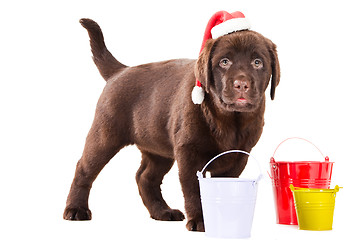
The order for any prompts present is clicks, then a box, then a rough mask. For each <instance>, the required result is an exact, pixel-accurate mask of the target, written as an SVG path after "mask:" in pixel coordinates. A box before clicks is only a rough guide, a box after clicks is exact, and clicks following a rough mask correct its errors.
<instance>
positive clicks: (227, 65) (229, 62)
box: [219, 58, 231, 68]
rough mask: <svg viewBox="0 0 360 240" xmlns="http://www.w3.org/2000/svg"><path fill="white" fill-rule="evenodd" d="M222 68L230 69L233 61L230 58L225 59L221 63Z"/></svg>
mask: <svg viewBox="0 0 360 240" xmlns="http://www.w3.org/2000/svg"><path fill="white" fill-rule="evenodd" d="M219 65H220V67H222V68H228V67H229V66H230V65H231V61H230V60H229V59H228V58H223V59H221V60H220V62H219Z"/></svg>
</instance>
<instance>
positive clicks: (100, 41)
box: [80, 18, 126, 81]
mask: <svg viewBox="0 0 360 240" xmlns="http://www.w3.org/2000/svg"><path fill="white" fill-rule="evenodd" d="M80 24H81V25H82V26H83V27H84V28H85V29H86V30H87V31H88V33H89V37H90V46H91V52H92V54H93V60H94V62H95V64H96V66H97V68H98V69H99V72H100V74H101V76H102V77H103V78H104V79H105V81H107V80H108V79H109V78H110V77H111V76H112V75H114V74H115V73H117V72H119V71H120V70H121V69H123V68H126V66H125V65H124V64H121V63H120V62H118V61H117V60H116V59H115V58H114V57H113V55H112V54H111V53H110V52H109V50H108V49H107V48H106V45H105V42H104V36H103V33H102V31H101V28H100V26H99V25H98V24H97V23H96V22H95V21H93V20H91V19H88V18H82V19H80Z"/></svg>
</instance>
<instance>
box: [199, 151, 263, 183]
mask: <svg viewBox="0 0 360 240" xmlns="http://www.w3.org/2000/svg"><path fill="white" fill-rule="evenodd" d="M228 153H243V154H246V155H248V156H250V157H251V158H252V159H254V160H255V162H256V164H257V165H258V168H259V172H260V174H259V176H258V177H257V179H256V180H255V184H256V183H257V182H258V181H259V180H260V179H261V178H262V177H263V175H262V171H261V166H260V163H259V162H258V160H256V158H254V157H253V156H252V155H250V153H248V152H245V151H242V150H229V151H226V152H222V153H220V154H218V155H216V156H215V157H213V158H212V159H210V161H209V162H208V163H206V164H205V166H204V167H203V169H202V170H201V172H199V171H197V173H196V175H197V176H198V178H204V176H203V173H204V171H205V169H206V168H207V167H208V166H209V165H210V163H212V162H213V161H214V160H215V159H217V158H219V157H221V156H223V155H225V154H228Z"/></svg>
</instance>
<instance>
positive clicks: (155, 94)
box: [63, 19, 280, 231]
mask: <svg viewBox="0 0 360 240" xmlns="http://www.w3.org/2000/svg"><path fill="white" fill-rule="evenodd" d="M80 23H81V24H82V26H83V27H84V28H86V29H87V31H88V33H89V37H90V44H91V50H92V53H93V60H94V62H95V64H96V66H97V67H98V69H99V71H100V74H101V75H102V77H103V78H104V79H105V80H106V82H107V83H106V86H105V88H104V90H103V92H102V94H101V96H100V99H99V101H98V104H97V107H96V113H95V118H94V121H93V124H92V127H91V129H90V131H89V134H88V136H87V138H86V143H85V148H84V151H83V154H82V157H81V159H80V160H79V162H78V163H77V166H76V172H75V177H74V180H73V183H72V185H71V189H70V193H69V195H68V198H67V203H66V208H65V211H64V214H63V218H64V219H67V220H90V219H91V211H90V210H89V207H88V198H89V193H90V189H91V186H92V183H93V182H94V180H95V179H96V177H97V175H98V174H99V173H100V171H101V170H102V169H103V167H104V166H105V165H106V164H107V163H108V162H109V161H110V159H111V158H112V157H114V155H115V154H116V153H117V152H118V151H119V150H120V149H122V148H123V147H125V146H127V145H131V144H135V145H136V146H137V147H138V149H139V150H140V151H141V153H142V160H141V166H140V168H139V170H138V171H137V173H136V181H137V184H138V188H139V193H140V196H141V198H142V200H143V202H144V205H145V206H146V208H147V209H148V211H149V213H150V216H151V217H152V218H154V219H156V220H165V221H182V220H184V219H185V216H184V214H183V213H182V212H181V211H179V210H177V209H172V208H170V207H169V206H168V204H167V203H166V202H165V200H164V199H163V197H162V194H161V190H160V185H161V183H162V180H163V177H164V175H165V174H166V173H167V172H168V171H169V170H170V168H171V167H172V166H173V164H174V162H175V160H176V162H177V164H178V169H179V178H180V182H181V187H182V191H183V194H184V199H185V211H186V216H187V224H186V227H187V229H188V230H192V231H204V224H203V216H202V209H201V202H200V192H199V184H198V180H197V176H196V172H197V171H198V170H201V169H202V167H203V166H204V165H205V164H206V163H207V162H208V161H209V160H210V159H211V158H212V157H214V156H215V155H217V154H219V153H221V152H223V151H226V150H230V149H241V150H244V151H247V152H250V151H251V149H252V148H253V147H254V146H255V144H256V143H257V141H258V140H259V138H260V135H261V133H262V129H263V126H264V111H265V90H266V88H267V86H268V85H269V83H270V85H271V89H270V94H271V99H274V95H275V88H276V86H277V85H278V84H279V78H280V69H279V62H278V57H277V52H276V46H275V44H273V43H272V42H271V41H270V40H269V39H267V38H265V37H263V36H262V35H261V34H259V33H257V32H254V31H251V30H244V31H238V32H233V33H230V34H227V35H224V36H221V37H219V38H217V39H209V40H208V41H207V42H206V44H205V46H204V49H203V50H202V52H201V54H200V56H199V58H198V59H197V60H189V59H176V60H169V61H163V62H155V63H149V64H145V65H140V66H135V67H128V66H125V65H124V64H122V63H120V62H118V61H117V60H116V59H115V58H114V57H113V56H112V54H111V53H110V52H109V51H108V49H107V48H106V46H105V43H104V37H103V34H102V31H101V29H100V27H99V25H98V24H97V23H96V22H94V21H93V20H90V19H81V20H80ZM138 54H141V53H138ZM195 79H198V80H199V81H200V82H201V84H202V86H203V88H204V90H205V98H204V100H203V102H202V103H201V104H194V103H193V102H192V100H191V92H192V89H193V87H194V85H195V82H196V81H195ZM247 158H248V156H247V155H243V154H239V155H237V154H235V155H231V156H224V157H223V158H222V160H221V161H219V162H214V163H212V164H211V165H210V166H209V168H208V171H209V172H211V175H212V177H238V176H239V175H240V174H241V172H242V171H243V170H244V168H245V166H246V163H247ZM122 161H124V164H123V165H124V169H126V161H130V159H123V160H122Z"/></svg>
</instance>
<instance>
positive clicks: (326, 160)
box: [270, 137, 329, 163]
mask: <svg viewBox="0 0 360 240" xmlns="http://www.w3.org/2000/svg"><path fill="white" fill-rule="evenodd" d="M292 139H299V140H303V141H305V142H308V143H310V144H311V145H313V146H314V147H315V148H316V149H317V150H318V151H319V153H320V154H321V156H322V157H323V158H324V159H325V162H329V157H328V156H325V155H324V154H323V153H322V152H321V150H320V149H319V148H318V147H317V146H316V145H315V144H313V143H312V142H310V141H309V140H307V139H305V138H301V137H290V138H287V139H285V140H283V141H282V142H281V143H280V144H279V145H278V146H277V147H276V149H275V151H274V153H273V156H272V157H271V158H270V162H271V163H274V162H275V158H274V156H275V153H276V151H277V150H278V148H279V147H280V145H282V144H283V143H284V142H286V141H288V140H292Z"/></svg>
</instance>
